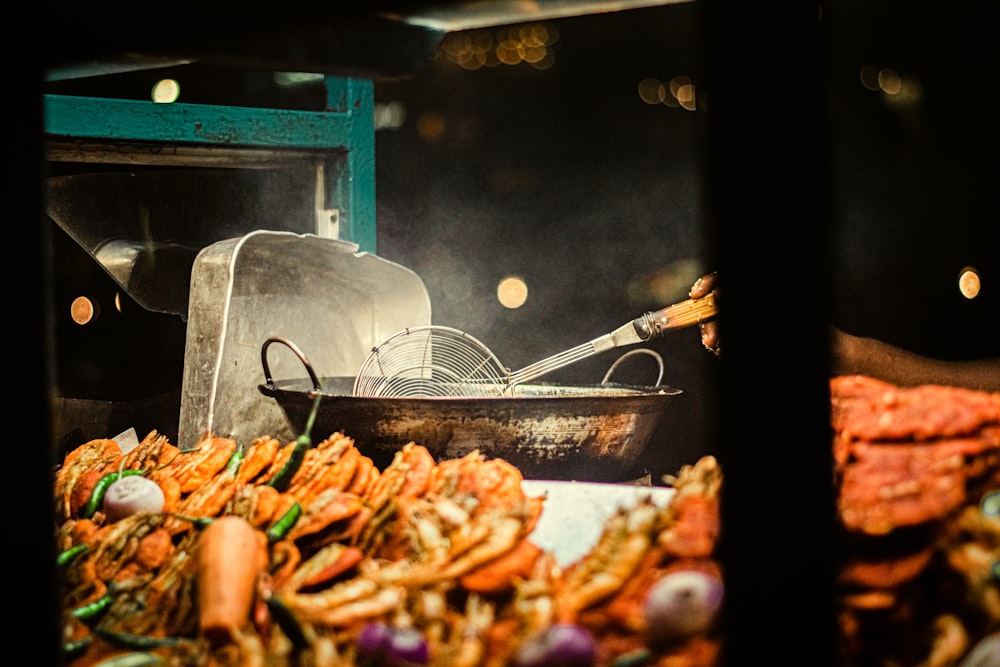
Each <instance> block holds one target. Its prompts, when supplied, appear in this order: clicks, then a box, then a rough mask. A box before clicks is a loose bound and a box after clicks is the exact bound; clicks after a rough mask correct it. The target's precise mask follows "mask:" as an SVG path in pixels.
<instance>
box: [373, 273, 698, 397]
mask: <svg viewBox="0 0 1000 667" xmlns="http://www.w3.org/2000/svg"><path fill="white" fill-rule="evenodd" d="M715 297H716V295H715V292H712V293H711V294H708V295H707V296H704V297H702V298H699V299H687V300H686V301H681V302H680V303H676V304H674V305H672V306H667V307H666V308H663V309H661V310H657V311H653V312H648V313H644V314H643V315H642V316H640V317H637V318H636V319H634V320H632V321H631V322H627V323H625V324H623V325H622V326H620V327H618V328H617V329H615V330H614V331H612V332H610V333H607V334H604V335H603V336H599V337H597V338H595V339H593V340H591V341H588V342H586V343H583V344H582V345H577V346H576V347H573V348H570V349H568V350H565V351H563V352H559V353H558V354H554V355H552V356H551V357H546V358H545V359H542V360H541V361H537V362H535V363H533V364H531V365H529V366H525V367H524V368H522V369H520V370H516V371H511V370H510V369H509V368H507V367H506V366H504V365H503V364H502V363H501V362H500V360H499V359H498V358H497V356H496V355H495V354H493V352H492V351H490V349H489V348H488V347H486V346H485V345H484V344H483V343H481V342H480V341H479V340H478V339H476V338H474V337H473V336H470V335H469V334H467V333H465V332H463V331H460V330H458V329H453V328H450V327H444V326H438V325H429V326H422V327H413V328H410V329H404V330H403V331H400V332H399V333H397V334H395V335H393V336H391V337H390V338H388V339H387V340H386V341H385V342H383V343H382V344H381V345H379V346H378V347H375V348H372V351H371V353H370V354H369V355H368V358H367V359H366V360H365V363H364V364H363V365H362V366H361V370H360V371H358V375H357V377H356V378H355V381H354V395H355V396H372V397H397V398H399V397H453V398H454V397H469V398H476V397H493V398H498V397H501V396H505V395H509V394H510V390H511V388H512V387H514V386H516V385H519V384H523V383H525V382H528V381H530V380H534V379H536V378H538V377H541V376H542V375H545V374H547V373H551V372H552V371H554V370H557V369H559V368H563V367H565V366H569V365H570V364H573V363H576V362H577V361H580V360H582V359H586V358H587V357H591V356H593V355H595V354H599V353H601V352H606V351H608V350H611V349H614V348H616V347H622V346H624V345H633V344H635V343H641V342H643V341H646V340H649V339H650V338H652V337H653V336H658V335H660V334H662V333H664V332H665V331H667V330H669V329H679V328H682V327H688V326H692V325H695V324H698V323H699V322H702V321H704V320H705V319H707V318H709V317H712V316H713V315H715V314H716V313H717V312H718V310H717V308H716V303H715Z"/></svg>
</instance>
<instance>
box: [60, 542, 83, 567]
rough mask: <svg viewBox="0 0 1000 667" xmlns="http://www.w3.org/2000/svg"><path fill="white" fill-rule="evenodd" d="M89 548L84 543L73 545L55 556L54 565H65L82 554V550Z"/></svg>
mask: <svg viewBox="0 0 1000 667" xmlns="http://www.w3.org/2000/svg"><path fill="white" fill-rule="evenodd" d="M89 548H90V547H88V546H87V545H86V544H78V545H76V546H75V547H70V548H69V549H66V550H65V551H63V552H62V553H60V554H59V556H57V557H56V565H58V566H59V567H66V566H67V565H69V564H70V562H72V560H73V559H74V558H76V557H77V556H79V555H80V554H82V553H83V552H84V551H87V550H88V549H89Z"/></svg>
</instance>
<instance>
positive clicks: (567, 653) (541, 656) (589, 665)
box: [514, 623, 597, 667]
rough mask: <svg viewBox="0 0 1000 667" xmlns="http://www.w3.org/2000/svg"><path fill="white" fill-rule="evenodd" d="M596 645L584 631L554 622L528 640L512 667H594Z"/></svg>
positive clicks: (585, 630)
mask: <svg viewBox="0 0 1000 667" xmlns="http://www.w3.org/2000/svg"><path fill="white" fill-rule="evenodd" d="M596 659H597V642H596V640H595V639H594V636H593V635H592V634H591V633H590V631H589V630H587V629H586V628H584V627H582V626H579V625H575V624H572V623H557V624H555V625H551V626H549V627H548V628H546V629H544V630H542V631H540V632H538V633H536V634H534V635H532V636H530V637H528V638H527V639H526V640H525V641H524V643H523V644H522V645H521V648H520V649H519V650H518V653H517V655H516V656H515V659H514V664H515V667H593V665H594V663H595V661H596Z"/></svg>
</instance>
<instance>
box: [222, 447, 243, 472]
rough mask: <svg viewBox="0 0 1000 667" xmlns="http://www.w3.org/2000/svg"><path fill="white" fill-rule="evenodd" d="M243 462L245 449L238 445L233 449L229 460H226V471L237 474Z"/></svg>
mask: <svg viewBox="0 0 1000 667" xmlns="http://www.w3.org/2000/svg"><path fill="white" fill-rule="evenodd" d="M241 463H243V449H242V448H240V447H237V448H236V449H234V450H233V453H232V455H231V456H230V457H229V460H228V461H226V473H228V474H230V475H235V474H236V472H237V471H238V470H239V469H240V464H241Z"/></svg>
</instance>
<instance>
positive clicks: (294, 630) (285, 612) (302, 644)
mask: <svg viewBox="0 0 1000 667" xmlns="http://www.w3.org/2000/svg"><path fill="white" fill-rule="evenodd" d="M264 602H265V604H267V609H268V611H270V612H271V617H272V618H273V619H274V620H275V621H277V623H278V627H279V628H281V631H282V632H284V633H285V636H287V637H288V641H290V642H292V646H294V647H295V648H297V649H304V648H307V647H308V646H309V643H310V642H309V638H308V637H307V636H306V632H305V629H304V628H303V627H302V624H301V623H299V620H298V619H297V618H295V614H293V613H292V610H291V609H289V608H288V607H286V606H285V604H284V603H283V602H282V601H281V600H279V599H278V598H277V597H276V596H274V595H269V596H267V599H266V600H264Z"/></svg>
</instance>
